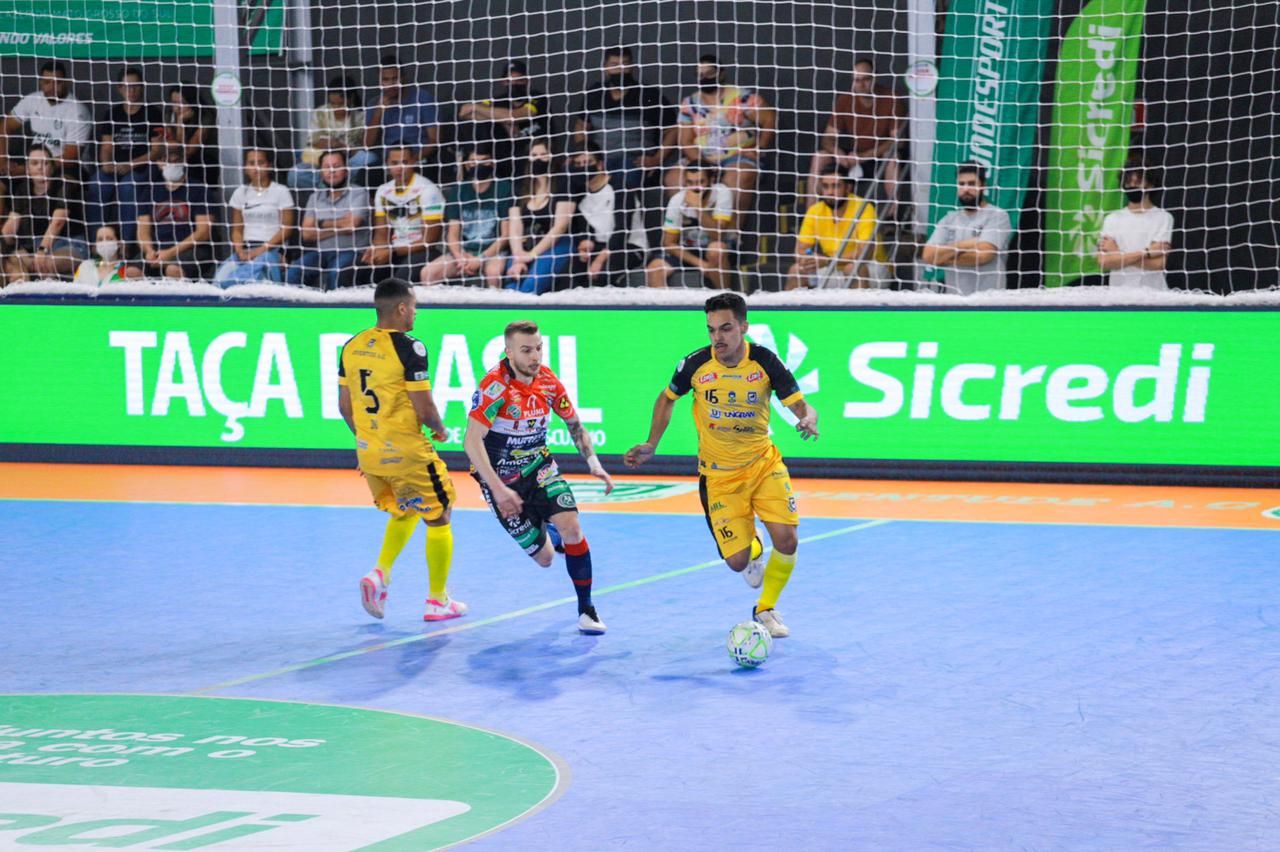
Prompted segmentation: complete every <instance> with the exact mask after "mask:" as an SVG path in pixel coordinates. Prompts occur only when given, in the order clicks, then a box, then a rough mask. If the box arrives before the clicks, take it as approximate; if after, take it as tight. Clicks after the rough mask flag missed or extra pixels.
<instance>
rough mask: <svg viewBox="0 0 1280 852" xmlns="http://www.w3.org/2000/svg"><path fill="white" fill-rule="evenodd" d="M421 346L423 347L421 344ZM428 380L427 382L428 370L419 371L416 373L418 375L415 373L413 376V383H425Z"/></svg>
mask: <svg viewBox="0 0 1280 852" xmlns="http://www.w3.org/2000/svg"><path fill="white" fill-rule="evenodd" d="M419 345H421V344H419ZM426 380H427V371H426V370H419V371H418V372H416V373H414V374H413V381H415V382H425V381H426Z"/></svg>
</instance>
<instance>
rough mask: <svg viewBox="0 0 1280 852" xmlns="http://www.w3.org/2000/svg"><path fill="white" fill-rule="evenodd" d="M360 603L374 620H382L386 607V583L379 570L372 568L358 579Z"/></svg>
mask: <svg viewBox="0 0 1280 852" xmlns="http://www.w3.org/2000/svg"><path fill="white" fill-rule="evenodd" d="M360 603H361V604H362V605H363V606H364V611H365V612H367V613H369V614H370V615H372V616H373V617H374V618H382V615H383V613H384V612H385V611H386V606H387V581H386V580H385V579H384V578H383V576H382V569H381V568H374V569H373V570H372V571H370V572H369V573H368V574H365V575H364V576H363V577H361V578H360Z"/></svg>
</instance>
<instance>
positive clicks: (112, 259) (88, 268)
mask: <svg viewBox="0 0 1280 852" xmlns="http://www.w3.org/2000/svg"><path fill="white" fill-rule="evenodd" d="M95 238H96V240H97V242H95V243H94V246H93V257H91V258H89V259H88V260H83V261H81V262H80V267H79V268H78V269H77V270H76V279H75V283H77V284H88V285H90V286H92V287H100V286H102V285H103V284H109V283H111V282H112V281H124V280H126V279H130V278H141V277H142V267H140V266H138V265H137V264H132V263H127V262H126V261H125V260H124V246H123V245H121V243H120V234H119V232H118V231H117V230H116V229H115V227H113V226H112V225H102V226H101V227H99V228H98V230H97V232H96V234H95Z"/></svg>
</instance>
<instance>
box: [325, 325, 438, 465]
mask: <svg viewBox="0 0 1280 852" xmlns="http://www.w3.org/2000/svg"><path fill="white" fill-rule="evenodd" d="M338 383H339V384H341V385H346V387H347V390H348V391H349V392H350V394H351V413H352V419H354V420H355V424H356V449H357V451H358V454H359V455H360V464H361V468H365V469H367V467H369V466H372V467H382V466H395V465H398V464H400V463H401V462H402V461H405V460H406V459H405V456H410V457H412V458H413V459H416V460H420V459H421V458H422V457H423V456H422V452H423V451H424V450H426V451H427V452H428V453H429V454H433V453H434V452H435V448H434V447H432V446H431V443H430V442H429V441H428V440H427V438H426V436H425V435H424V434H422V427H421V425H420V424H419V423H418V414H417V412H416V411H414V410H413V400H411V399H410V398H409V393H408V392H409V391H429V390H431V381H430V380H429V379H428V378H427V347H425V346H423V345H422V341H420V340H416V339H414V338H412V337H410V336H409V335H407V334H405V333H404V332H402V331H392V330H390V329H386V328H371V329H368V330H367V331H362V332H360V333H359V334H357V335H356V336H355V337H353V338H351V339H350V340H348V341H347V342H346V343H345V344H344V345H343V347H342V357H341V359H340V360H339V363H338Z"/></svg>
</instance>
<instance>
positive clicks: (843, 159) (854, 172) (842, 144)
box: [809, 58, 907, 202]
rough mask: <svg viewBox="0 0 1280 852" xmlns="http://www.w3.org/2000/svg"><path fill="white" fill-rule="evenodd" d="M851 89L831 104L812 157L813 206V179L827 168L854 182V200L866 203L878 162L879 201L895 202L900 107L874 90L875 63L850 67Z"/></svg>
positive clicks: (903, 111)
mask: <svg viewBox="0 0 1280 852" xmlns="http://www.w3.org/2000/svg"><path fill="white" fill-rule="evenodd" d="M852 89H853V90H852V92H849V93H846V94H843V95H840V96H839V97H837V98H836V102H835V108H834V109H833V110H832V112H831V117H830V118H829V119H828V120H827V126H826V129H825V130H823V132H822V138H821V140H820V141H819V143H818V151H817V153H815V154H814V155H813V164H812V166H811V168H810V170H809V180H810V183H809V195H810V197H811V199H812V201H814V202H816V201H818V198H819V193H818V177H819V175H821V174H822V173H823V171H824V170H825V169H826V168H827V166H830V165H832V164H833V163H834V164H835V165H837V166H839V167H840V170H841V171H842V172H844V173H845V174H847V175H849V176H850V177H851V178H854V179H855V180H857V181H858V182H857V185H856V186H855V190H856V191H857V192H858V194H859V195H865V196H867V197H871V196H872V195H873V194H874V191H875V186H874V185H873V181H872V179H873V178H874V177H875V174H876V170H877V168H878V167H879V165H880V163H881V162H883V163H884V170H883V172H882V173H881V176H882V178H883V180H884V187H885V197H886V198H888V199H893V198H895V197H896V194H897V186H898V157H897V146H898V134H899V133H900V132H901V130H902V126H903V122H904V121H905V119H906V115H907V108H906V103H905V102H904V101H903V99H902V98H900V97H898V96H897V95H895V94H894V92H893V90H892V89H890V88H888V87H885V86H877V85H876V69H875V63H873V62H872V61H871V60H870V59H867V58H862V59H859V60H858V61H856V62H855V63H854V64H853V86H852Z"/></svg>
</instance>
